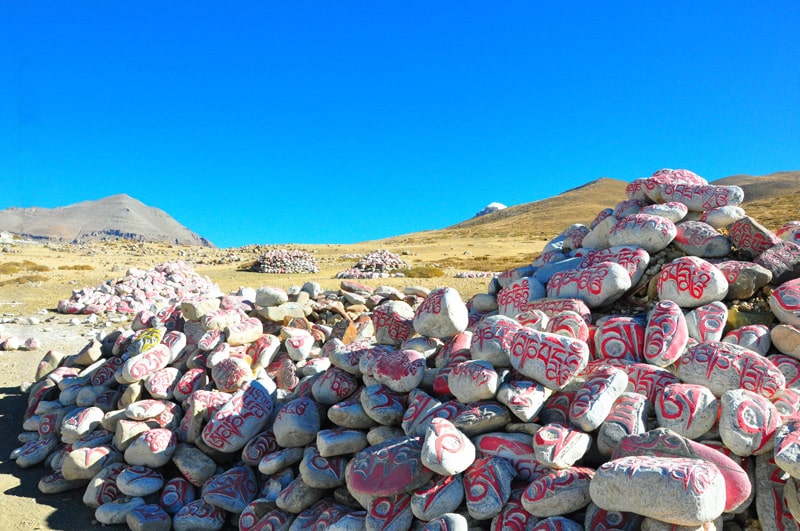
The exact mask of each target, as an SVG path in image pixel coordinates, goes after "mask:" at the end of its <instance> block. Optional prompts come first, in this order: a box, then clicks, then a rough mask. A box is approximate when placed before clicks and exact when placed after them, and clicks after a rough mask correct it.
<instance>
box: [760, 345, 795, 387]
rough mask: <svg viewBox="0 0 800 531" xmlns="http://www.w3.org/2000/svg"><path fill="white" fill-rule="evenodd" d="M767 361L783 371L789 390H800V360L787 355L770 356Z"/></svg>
mask: <svg viewBox="0 0 800 531" xmlns="http://www.w3.org/2000/svg"><path fill="white" fill-rule="evenodd" d="M767 359H768V360H769V361H771V362H772V363H773V364H774V365H775V366H776V367H777V368H778V370H779V371H781V374H783V376H784V378H785V379H786V387H787V389H795V390H797V389H800V360H798V359H797V358H794V357H792V356H787V355H785V354H770V355H769V356H767Z"/></svg>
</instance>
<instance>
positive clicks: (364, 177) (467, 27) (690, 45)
mask: <svg viewBox="0 0 800 531" xmlns="http://www.w3.org/2000/svg"><path fill="white" fill-rule="evenodd" d="M562 4H563V6H562ZM156 6H158V7H156ZM798 23H800V2H797V1H796V0H790V1H783V2H778V1H765V2H750V1H748V2H738V1H719V2H718V1H709V2H706V1H701V2H697V1H694V0H693V1H691V2H684V1H675V2H642V1H636V2H597V1H591V2H571V3H562V2H534V1H526V2H485V1H480V2H478V1H460V2H445V1H442V2H438V1H434V2H430V1H426V2H411V1H403V2H383V1H365V2H346V1H334V2H331V1H320V2H306V1H290V2H281V3H280V4H279V3H278V2H252V3H251V2H178V1H176V2H158V3H154V2H99V1H98V2H81V1H76V2H37V1H31V0H21V1H11V0H4V1H3V2H0V184H1V185H2V189H1V190H0V209H3V208H8V207H11V206H17V207H28V206H40V207H56V206H64V205H67V204H72V203H76V202H79V201H83V200H87V199H99V198H102V197H105V196H108V195H112V194H117V193H127V194H129V195H131V196H133V197H135V198H137V199H139V200H141V201H143V202H144V203H146V204H148V205H151V206H155V207H158V208H161V209H163V210H165V211H167V212H168V213H169V214H171V215H172V216H173V217H174V218H176V219H177V220H178V221H179V222H181V223H182V224H184V225H186V226H187V227H189V228H190V229H192V230H194V231H195V232H197V233H199V234H201V235H202V236H205V237H207V238H209V239H210V240H211V241H213V242H214V243H216V244H217V245H219V246H224V247H228V246H239V245H245V244H248V243H350V242H357V241H364V240H370V239H376V238H382V237H387V236H394V235H398V234H404V233H408V232H416V231H419V230H426V229H435V228H441V227H445V226H448V225H451V224H453V223H457V222H459V221H462V220H464V219H467V218H469V217H471V216H472V215H474V214H475V212H477V211H478V210H480V209H481V208H483V207H484V206H485V205H486V204H488V203H490V202H492V201H498V202H501V203H504V204H506V205H509V206H510V205H516V204H521V203H527V202H530V201H535V200H537V199H541V198H544V197H549V196H552V195H554V194H557V193H560V192H562V191H564V190H567V189H570V188H573V187H575V186H579V185H581V184H584V183H586V182H588V181H591V180H594V179H597V178H599V177H612V178H617V179H623V180H626V181H630V180H632V179H635V178H637V177H643V176H647V175H650V174H651V173H652V172H653V171H655V170H657V169H659V168H662V167H672V168H689V169H692V170H694V171H695V172H697V173H698V174H700V175H702V176H704V177H706V178H708V179H709V180H713V179H718V178H721V177H726V176H728V175H733V174H738V173H749V174H755V175H763V174H767V173H771V172H775V171H781V170H794V169H798V168H800V158H799V157H800V52H799V51H798V50H799V48H798Z"/></svg>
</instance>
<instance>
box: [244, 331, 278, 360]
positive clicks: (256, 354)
mask: <svg viewBox="0 0 800 531" xmlns="http://www.w3.org/2000/svg"><path fill="white" fill-rule="evenodd" d="M280 346H281V342H280V340H279V339H278V338H277V337H275V336H274V335H272V334H263V335H261V337H259V338H258V339H256V340H255V341H253V342H252V343H250V344H249V345H248V346H247V350H246V354H247V355H248V356H249V357H250V359H251V360H253V367H254V368H256V367H266V366H268V365H269V362H270V361H272V358H273V357H274V356H275V354H276V353H277V352H278V349H279V348H280Z"/></svg>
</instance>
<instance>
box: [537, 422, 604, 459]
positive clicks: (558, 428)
mask: <svg viewBox="0 0 800 531" xmlns="http://www.w3.org/2000/svg"><path fill="white" fill-rule="evenodd" d="M591 443H592V438H591V437H590V436H589V435H588V434H587V433H583V432H581V431H578V430H574V429H572V428H570V427H569V426H566V425H565V424H558V423H554V424H547V425H545V426H542V427H541V428H539V430H537V431H536V434H535V435H534V436H533V451H534V455H535V456H536V460H537V461H539V462H540V463H541V464H542V465H544V466H548V467H551V468H558V469H562V468H569V467H571V466H572V465H574V464H575V463H576V462H578V461H579V460H580V459H581V458H582V457H583V456H584V455H585V454H586V452H587V451H588V450H589V446H590V445H591Z"/></svg>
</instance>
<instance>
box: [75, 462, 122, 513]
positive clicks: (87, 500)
mask: <svg viewBox="0 0 800 531" xmlns="http://www.w3.org/2000/svg"><path fill="white" fill-rule="evenodd" d="M125 468H127V465H125V463H113V464H111V465H108V466H107V467H105V468H103V469H102V470H101V471H100V472H98V473H97V474H96V475H95V476H94V477H93V478H92V479H91V481H89V484H88V485H86V490H85V491H84V493H83V504H84V505H86V506H88V507H91V508H92V509H97V508H98V507H100V506H101V505H103V504H104V503H108V502H111V501H114V500H116V499H117V498H119V497H120V496H122V495H123V494H122V492H121V491H120V490H119V488H118V487H117V477H118V476H119V473H120V472H122V470H123V469H125Z"/></svg>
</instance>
